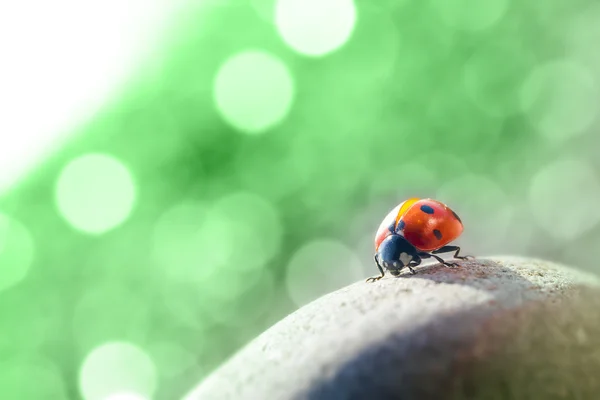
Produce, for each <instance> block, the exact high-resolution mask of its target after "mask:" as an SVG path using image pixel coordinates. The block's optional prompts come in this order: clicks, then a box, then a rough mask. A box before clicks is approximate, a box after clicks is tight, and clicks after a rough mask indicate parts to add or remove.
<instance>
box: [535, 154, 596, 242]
mask: <svg viewBox="0 0 600 400" xmlns="http://www.w3.org/2000/svg"><path fill="white" fill-rule="evenodd" d="M598 199H600V181H599V178H598V176H597V174H596V173H595V171H594V169H593V168H592V166H591V165H589V164H588V163H586V162H584V161H582V160H578V159H575V158H564V159H562V160H558V161H554V162H552V163H551V164H549V165H547V166H545V167H544V168H542V169H541V170H540V171H539V172H538V173H537V174H536V175H535V176H534V177H533V180H532V182H531V187H530V192H529V205H530V208H531V212H532V213H533V217H534V219H535V221H536V222H537V223H538V225H539V226H540V227H542V228H543V229H544V230H545V231H546V232H547V233H548V234H549V235H550V236H552V237H554V238H555V239H558V240H573V239H576V238H577V237H579V236H580V235H582V234H583V233H585V232H587V231H589V230H591V229H592V228H594V227H595V226H597V225H598V223H600V213H598V212H597V211H596V210H597V207H598Z"/></svg>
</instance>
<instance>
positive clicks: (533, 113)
mask: <svg viewBox="0 0 600 400" xmlns="http://www.w3.org/2000/svg"><path fill="white" fill-rule="evenodd" d="M599 99H600V91H599V90H598V86H597V82H596V80H595V78H594V75H593V74H592V73H591V72H590V71H589V70H587V69H586V68H585V67H583V66H582V65H579V64H577V63H575V62H573V61H569V60H561V61H553V62H549V63H546V64H543V65H540V66H539V67H538V68H536V69H535V70H534V71H533V72H532V73H531V74H530V75H529V76H528V78H527V80H526V81H525V83H524V84H523V86H522V87H521V91H520V105H521V109H522V111H523V112H524V113H525V114H526V115H527V117H528V118H529V120H530V121H531V123H532V125H533V126H534V127H535V128H536V129H537V131H538V132H539V133H540V134H541V135H542V136H544V137H545V138H547V139H550V140H552V141H558V142H561V141H563V140H566V139H569V138H571V137H573V136H574V135H578V134H581V133H584V132H585V131H586V129H588V128H589V127H590V126H591V124H592V123H593V121H594V119H595V118H596V113H597V103H598V100H599Z"/></svg>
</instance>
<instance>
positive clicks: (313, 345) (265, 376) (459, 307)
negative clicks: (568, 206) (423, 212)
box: [185, 257, 600, 400]
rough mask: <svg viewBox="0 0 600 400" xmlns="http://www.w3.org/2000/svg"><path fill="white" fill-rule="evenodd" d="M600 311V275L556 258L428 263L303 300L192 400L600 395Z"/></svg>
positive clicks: (216, 373) (201, 386)
mask: <svg viewBox="0 0 600 400" xmlns="http://www.w3.org/2000/svg"><path fill="white" fill-rule="evenodd" d="M374 272H376V268H375V267H374ZM599 309H600V279H599V278H597V277H596V276H594V275H590V274H586V273H583V272H580V271H578V270H574V269H570V268H568V267H565V266H561V265H557V264H554V263H550V262H546V261H541V260H535V259H525V258H515V257H489V258H485V259H476V260H468V261H461V262H460V267H458V268H447V267H444V266H442V265H440V264H430V265H425V266H423V267H421V268H419V269H417V275H410V274H408V273H403V274H402V275H400V276H398V277H392V276H390V275H389V274H386V277H385V278H384V279H381V280H380V281H378V282H376V283H366V282H364V281H361V282H357V283H355V284H352V285H350V286H347V287H345V288H342V289H340V290H338V291H335V292H332V293H330V294H328V295H325V296H323V297H321V298H319V299H317V300H315V301H313V302H312V303H310V304H308V305H306V306H304V307H302V308H301V309H299V310H297V311H295V312H294V313H292V314H290V315H289V316H287V317H286V318H284V319H283V320H281V321H280V322H278V323H277V324H275V325H274V326H272V327H271V328H270V329H268V330H267V331H265V332H264V333H263V334H261V335H260V336H259V337H258V338H256V339H255V340H253V341H252V342H250V343H249V344H248V345H247V346H246V347H245V348H243V349H242V350H241V351H239V352H238V353H237V354H236V355H234V356H233V357H232V358H231V359H230V360H228V361H227V362H226V363H225V364H224V365H222V366H221V367H220V368H218V369H217V370H216V371H214V372H213V373H212V374H211V375H210V376H208V377H207V378H206V379H205V380H204V381H203V382H201V383H200V384H199V386H198V387H196V388H195V389H194V390H193V391H191V392H190V393H189V394H188V395H187V397H186V398H185V399H186V400H212V399H218V400H227V399H236V400H245V399H249V400H250V399H277V400H287V399H295V400H296V399H298V400H300V399H302V400H334V399H335V400H354V399H357V400H358V399H386V400H387V399H442V398H443V399H467V398H469V399H484V398H485V399H555V398H556V399H558V398H561V399H571V398H577V399H596V398H598V397H597V395H598V393H600V378H599V377H600V356H599V354H600V316H599V314H598V310H599Z"/></svg>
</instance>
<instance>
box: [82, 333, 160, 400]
mask: <svg viewBox="0 0 600 400" xmlns="http://www.w3.org/2000/svg"><path fill="white" fill-rule="evenodd" d="M156 385H157V374H156V367H155V365H154V362H153V361H152V359H151V358H150V357H149V356H148V355H147V354H146V353H145V352H144V351H143V350H142V349H140V348H139V347H137V346H135V345H134V344H131V343H127V342H110V343H105V344H103V345H101V346H99V347H97V348H95V349H94V350H93V351H92V352H90V353H89V354H88V355H87V357H86V358H85V360H84V362H83V365H82V366H81V370H80V372H79V388H80V391H81V394H82V396H83V398H84V399H85V400H105V399H106V398H107V397H109V396H111V395H114V394H117V393H139V394H140V395H142V396H146V397H148V398H150V397H152V395H153V394H154V392H155V390H156Z"/></svg>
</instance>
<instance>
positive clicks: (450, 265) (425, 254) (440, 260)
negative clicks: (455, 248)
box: [419, 253, 458, 268]
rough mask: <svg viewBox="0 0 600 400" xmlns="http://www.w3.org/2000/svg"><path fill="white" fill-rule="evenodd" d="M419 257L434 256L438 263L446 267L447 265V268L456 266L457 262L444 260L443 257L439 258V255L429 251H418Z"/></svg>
mask: <svg viewBox="0 0 600 400" xmlns="http://www.w3.org/2000/svg"><path fill="white" fill-rule="evenodd" d="M419 257H421V258H430V257H433V258H435V259H436V260H438V262H439V263H440V264H443V265H445V266H446V267H449V268H452V267H458V264H457V263H451V262H447V261H444V259H443V258H440V257H438V256H436V255H434V254H431V253H419Z"/></svg>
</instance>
